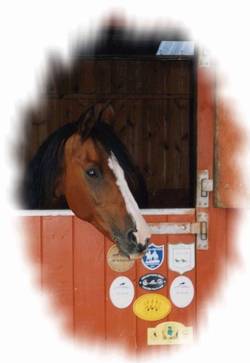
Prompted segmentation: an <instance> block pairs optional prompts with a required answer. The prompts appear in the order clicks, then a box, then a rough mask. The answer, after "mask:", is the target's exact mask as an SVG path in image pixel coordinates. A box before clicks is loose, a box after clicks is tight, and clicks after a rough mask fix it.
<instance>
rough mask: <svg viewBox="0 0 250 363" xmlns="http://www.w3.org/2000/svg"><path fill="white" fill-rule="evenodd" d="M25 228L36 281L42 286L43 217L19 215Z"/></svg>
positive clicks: (28, 251)
mask: <svg viewBox="0 0 250 363" xmlns="http://www.w3.org/2000/svg"><path fill="white" fill-rule="evenodd" d="M18 219H19V221H20V224H21V226H22V228H23V232H24V238H25V250H26V253H27V256H28V259H29V261H30V262H31V264H32V265H33V267H34V269H33V273H34V282H35V284H36V285H37V286H38V287H39V288H41V286H42V274H41V272H42V218H41V217H39V216H34V217H18Z"/></svg>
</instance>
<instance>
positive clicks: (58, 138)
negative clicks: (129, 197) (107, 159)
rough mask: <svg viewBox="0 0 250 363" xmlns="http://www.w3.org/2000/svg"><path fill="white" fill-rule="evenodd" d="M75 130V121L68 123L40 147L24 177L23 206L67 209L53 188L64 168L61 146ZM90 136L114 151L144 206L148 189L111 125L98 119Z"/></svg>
mask: <svg viewBox="0 0 250 363" xmlns="http://www.w3.org/2000/svg"><path fill="white" fill-rule="evenodd" d="M76 132H77V123H76V122H73V123H68V124H66V125H64V126H62V127H61V128H59V129H58V130H56V131H55V132H53V133H52V134H51V135H50V136H49V137H48V138H47V139H46V140H45V141H44V143H43V144H42V145H41V146H40V147H39V149H38V151H37V153H36V155H35V156H34V158H33V159H32V160H31V161H30V163H29V165H28V167H27V169H26V171H25V173H24V177H23V182H22V187H21V198H20V199H21V204H22V206H23V207H24V208H26V209H65V208H68V206H67V202H66V200H65V199H64V198H62V199H60V200H58V199H57V198H56V197H55V195H54V188H55V184H56V181H57V178H58V177H59V176H60V174H61V173H62V171H63V170H62V168H63V156H64V145H65V143H66V141H67V140H68V138H69V137H70V136H72V135H73V134H74V133H76ZM90 137H92V138H93V139H95V140H97V141H99V142H100V143H101V144H102V145H103V147H104V148H105V150H106V151H107V152H108V153H110V152H111V151H112V152H113V153H114V154H115V156H116V158H117V160H118V161H119V163H120V165H121V167H122V168H123V170H124V173H125V176H126V179H127V182H128V184H129V186H130V188H131V191H132V193H133V194H134V197H135V199H136V201H137V203H138V204H139V206H140V207H141V208H142V207H146V204H147V191H146V185H145V182H144V179H143V177H142V176H141V174H140V173H139V170H138V169H137V167H136V166H135V165H134V163H133V161H132V159H131V157H130V156H129V154H128V152H127V149H126V148H125V146H124V145H123V144H122V142H121V141H120V140H119V138H118V137H117V136H116V135H115V133H114V132H113V130H112V128H111V127H110V126H109V125H108V124H106V123H104V122H101V121H99V122H97V124H96V125H95V126H94V128H93V129H92V131H91V134H90Z"/></svg>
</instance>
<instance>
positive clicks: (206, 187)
mask: <svg viewBox="0 0 250 363" xmlns="http://www.w3.org/2000/svg"><path fill="white" fill-rule="evenodd" d="M212 191H213V180H212V179H209V176H208V170H199V171H198V175H197V187H196V207H200V208H207V207H208V206H209V192H212Z"/></svg>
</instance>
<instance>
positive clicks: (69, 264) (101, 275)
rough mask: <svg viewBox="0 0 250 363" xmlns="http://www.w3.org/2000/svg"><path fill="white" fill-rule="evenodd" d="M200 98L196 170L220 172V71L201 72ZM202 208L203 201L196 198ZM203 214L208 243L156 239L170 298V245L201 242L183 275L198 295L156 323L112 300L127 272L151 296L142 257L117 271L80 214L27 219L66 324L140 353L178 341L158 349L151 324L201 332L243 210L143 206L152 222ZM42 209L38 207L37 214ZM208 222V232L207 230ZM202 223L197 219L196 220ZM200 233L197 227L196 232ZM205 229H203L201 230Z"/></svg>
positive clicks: (43, 275)
mask: <svg viewBox="0 0 250 363" xmlns="http://www.w3.org/2000/svg"><path fill="white" fill-rule="evenodd" d="M197 82H198V84H197V86H198V99H197V174H198V172H199V171H200V170H207V171H208V174H209V176H210V177H211V178H212V177H213V170H214V148H213V140H214V136H215V134H214V133H215V129H214V115H215V107H216V105H215V83H214V78H213V76H211V74H210V76H208V74H207V72H206V71H205V70H204V69H202V68H199V69H198V80H197ZM196 203H197V205H198V202H197V201H196ZM200 213H206V215H207V219H208V221H207V225H206V223H205V224H203V227H204V228H205V232H204V231H203V230H202V231H203V232H204V233H205V234H206V233H207V236H208V241H207V244H205V245H202V244H198V243H197V236H196V234H194V233H191V232H189V233H184V232H183V233H178V234H176V233H174V232H173V231H172V232H170V233H163V234H162V233H161V234H155V235H153V237H152V242H154V243H155V244H156V245H163V246H164V251H165V257H164V261H163V263H162V264H161V266H160V267H159V268H158V269H156V270H155V271H154V272H156V273H159V274H162V275H164V276H165V277H166V280H167V284H166V286H164V287H163V288H162V289H161V290H159V293H160V294H162V295H164V296H166V297H168V298H170V287H171V285H172V283H173V281H174V280H175V278H176V277H178V276H180V273H179V272H175V271H172V269H170V268H169V264H168V256H167V254H168V251H169V249H168V246H169V245H170V244H171V245H174V244H179V243H184V244H186V245H188V244H192V243H196V250H195V251H196V252H195V266H194V267H193V268H192V269H191V270H190V271H187V272H185V273H184V275H185V276H186V277H188V278H189V279H190V280H191V281H192V284H193V286H194V296H193V299H192V301H191V302H190V303H189V304H188V305H187V306H186V307H183V308H182V307H177V306H176V304H175V303H174V302H173V301H172V310H171V313H170V314H169V315H168V316H167V317H166V318H164V319H162V320H159V321H154V322H149V321H145V320H142V319H139V318H137V317H136V316H135V314H134V313H133V309H132V305H133V303H132V304H130V305H129V306H128V307H126V308H124V309H118V308H116V307H115V306H114V305H113V304H112V302H111V300H110V297H109V289H110V286H111V284H112V282H113V280H114V279H115V278H116V277H118V276H120V275H122V276H126V277H128V278H129V279H130V280H131V281H132V283H133V285H134V288H135V296H134V300H133V301H135V300H136V299H137V298H138V297H139V296H141V295H143V294H145V293H146V291H145V290H143V289H142V288H141V287H140V286H139V279H140V277H141V276H143V275H145V274H147V273H149V272H150V271H148V269H147V268H146V267H145V266H144V265H143V264H142V262H141V261H137V262H136V264H135V265H134V266H133V267H132V268H131V269H130V270H128V271H127V272H123V273H117V272H115V271H113V270H112V269H111V268H110V267H109V266H108V264H107V260H106V257H107V251H108V249H109V248H110V246H111V242H110V241H108V240H106V239H105V238H104V237H103V235H101V234H100V233H99V232H98V231H96V229H95V228H94V227H92V226H91V225H89V224H87V223H84V222H82V221H80V220H79V219H77V218H76V217H74V216H73V215H72V214H71V213H70V212H65V213H64V214H65V215H60V213H59V212H55V214H58V215H52V214H51V213H49V214H50V215H47V216H42V215H40V216H39V215H38V216H26V217H23V218H24V219H25V225H26V227H27V228H28V229H29V232H30V233H29V237H30V238H29V241H30V247H31V248H30V253H31V255H32V257H33V261H34V262H35V263H36V265H37V267H38V268H37V280H38V281H39V284H40V285H41V287H42V288H43V289H46V290H47V291H48V293H50V295H51V301H52V302H53V305H54V308H55V309H56V312H57V314H58V313H60V314H61V315H62V316H63V323H62V324H63V326H64V328H65V329H66V330H67V331H68V332H69V333H70V334H71V335H73V336H74V337H75V339H77V340H84V341H86V340H90V341H91V342H93V341H98V342H100V341H101V342H103V343H107V344H111V343H112V344H113V343H114V342H116V343H117V344H118V345H121V346H123V347H125V348H126V349H129V351H130V352H131V353H139V352H142V351H145V349H147V350H148V352H154V351H155V349H157V350H158V351H159V350H162V349H163V350H166V349H175V347H176V346H171V347H170V346H169V345H163V346H159V345H156V346H153V345H149V344H148V339H147V334H148V329H149V328H155V327H156V326H157V325H158V324H160V323H162V322H164V321H174V322H179V323H182V324H184V325H185V326H188V327H192V328H193V332H194V335H196V334H197V328H198V327H199V324H198V323H199V322H200V321H202V320H203V319H204V317H205V316H206V309H207V306H208V304H209V302H210V301H211V299H212V298H213V297H214V296H216V293H217V292H218V290H219V289H220V281H221V280H223V278H225V275H226V268H227V264H228V257H229V252H230V248H229V247H230V246H231V244H230V238H232V233H231V231H232V226H233V222H234V221H235V216H236V214H237V211H235V210H234V211H233V210H226V209H223V208H215V206H214V204H213V197H212V193H210V195H209V206H204V205H203V206H200V205H198V206H196V207H195V208H193V209H168V210H158V211H150V210H149V211H144V214H145V217H146V219H147V221H148V222H149V223H158V224H159V223H161V224H162V223H168V226H169V224H170V223H171V225H172V226H173V224H178V223H179V224H180V223H181V224H188V225H191V224H195V223H196V222H197V220H198V218H199V215H200ZM38 214H39V212H38ZM206 226H208V229H207V231H206ZM196 227H197V224H196ZM196 232H197V231H196ZM198 234H199V232H198Z"/></svg>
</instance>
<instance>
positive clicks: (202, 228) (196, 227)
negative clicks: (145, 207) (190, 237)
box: [149, 212, 208, 250]
mask: <svg viewBox="0 0 250 363" xmlns="http://www.w3.org/2000/svg"><path fill="white" fill-rule="evenodd" d="M149 227H150V231H151V233H152V234H195V235H196V236H197V241H196V242H197V243H196V246H197V249H201V250H205V249H208V214H207V213H205V212H200V213H198V214H197V222H194V223H191V222H186V223H149Z"/></svg>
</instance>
